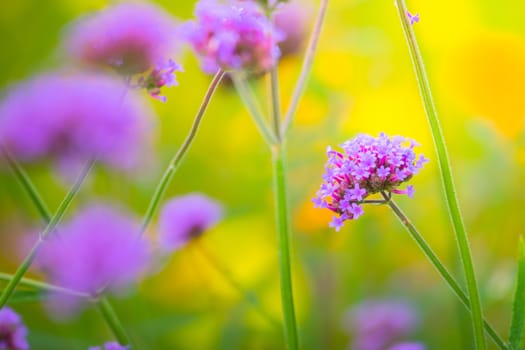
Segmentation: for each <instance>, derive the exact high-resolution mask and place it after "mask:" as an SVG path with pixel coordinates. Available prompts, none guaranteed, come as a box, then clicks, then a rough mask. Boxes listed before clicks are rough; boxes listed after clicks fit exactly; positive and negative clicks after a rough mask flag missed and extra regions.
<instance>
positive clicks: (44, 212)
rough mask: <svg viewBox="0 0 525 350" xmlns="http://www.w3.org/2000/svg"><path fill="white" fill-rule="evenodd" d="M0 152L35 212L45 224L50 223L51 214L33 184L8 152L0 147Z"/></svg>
mask: <svg viewBox="0 0 525 350" xmlns="http://www.w3.org/2000/svg"><path fill="white" fill-rule="evenodd" d="M0 150H1V151H2V154H3V155H4V157H5V159H6V160H7V163H8V164H9V167H11V170H12V171H13V173H14V174H15V177H16V178H17V179H18V182H20V184H21V185H22V187H23V188H24V190H25V191H26V192H27V194H28V195H29V198H30V199H31V202H33V205H34V206H35V208H36V210H37V211H38V213H39V214H40V216H41V217H42V219H43V220H44V222H45V223H46V224H47V223H48V222H49V221H51V212H50V211H49V209H48V207H47V205H46V204H45V203H44V200H43V199H42V197H41V196H40V193H38V190H37V189H36V187H35V186H34V185H33V182H32V181H31V179H30V178H29V176H28V175H27V173H26V172H25V170H24V169H23V168H22V167H21V166H20V164H18V162H17V161H16V160H15V159H14V158H13V157H12V156H11V155H10V154H9V151H8V150H7V149H6V148H5V147H3V146H1V147H0Z"/></svg>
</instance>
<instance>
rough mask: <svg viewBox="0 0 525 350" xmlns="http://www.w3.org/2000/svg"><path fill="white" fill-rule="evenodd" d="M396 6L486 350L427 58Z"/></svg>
mask: <svg viewBox="0 0 525 350" xmlns="http://www.w3.org/2000/svg"><path fill="white" fill-rule="evenodd" d="M396 5H397V10H398V14H399V18H400V19H401V24H402V26H403V32H404V34H405V38H406V40H407V43H408V47H409V51H410V56H411V57H412V63H413V66H414V70H415V73H416V78H417V82H418V86H419V91H420V93H421V98H422V100H423V105H424V107H425V112H426V115H427V120H428V123H429V125H430V130H431V132H432V136H433V139H434V146H435V148H436V152H437V156H438V163H439V169H440V172H441V179H442V182H443V187H444V190H445V197H446V202H447V206H448V211H449V214H450V218H451V221H452V224H453V226H454V232H455V234H456V240H457V244H458V248H459V252H460V257H461V261H462V263H463V271H464V273H465V279H466V281H467V291H468V294H469V297H470V301H471V306H472V307H471V308H472V327H473V330H474V338H475V340H476V348H477V349H481V350H483V349H486V344H485V337H484V334H483V313H482V310H481V300H480V296H479V290H478V284H477V281H476V275H475V271H474V263H473V261H472V253H471V251H470V246H469V240H468V237H467V231H466V229H465V224H464V222H463V217H462V215H461V211H460V207H459V200H458V197H457V194H456V189H455V186H454V180H453V177H452V169H451V166H450V160H449V156H448V152H447V147H446V145H445V137H444V136H443V131H442V130H441V126H440V122H439V117H438V114H437V111H436V107H435V105H434V100H433V97H432V92H431V90H430V84H429V82H428V78H427V74H426V71H425V66H424V64H423V57H422V55H421V52H420V50H419V47H418V44H417V40H416V36H415V34H414V31H413V29H412V26H411V24H410V22H409V18H408V16H407V13H408V10H407V7H406V4H405V1H404V0H396Z"/></svg>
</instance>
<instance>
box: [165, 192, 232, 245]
mask: <svg viewBox="0 0 525 350" xmlns="http://www.w3.org/2000/svg"><path fill="white" fill-rule="evenodd" d="M221 217H222V207H221V205H220V204H219V203H218V202H216V201H214V200H212V199H210V198H209V197H207V196H205V195H203V194H199V193H192V194H188V195H185V196H180V197H175V198H173V199H171V200H170V201H168V202H167V203H166V204H165V205H164V208H163V209H162V211H161V213H160V219H159V234H160V244H161V245H162V247H163V248H164V249H166V250H175V249H178V248H181V247H182V246H184V245H185V244H187V243H188V242H189V241H190V240H191V239H193V238H196V237H198V236H200V235H201V234H202V233H204V231H206V230H208V229H210V228H211V227H213V226H214V225H215V224H216V223H217V222H218V221H219V220H220V219H221Z"/></svg>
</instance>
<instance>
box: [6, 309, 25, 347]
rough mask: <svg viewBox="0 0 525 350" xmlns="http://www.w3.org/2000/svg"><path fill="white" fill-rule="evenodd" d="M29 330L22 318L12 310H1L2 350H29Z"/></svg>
mask: <svg viewBox="0 0 525 350" xmlns="http://www.w3.org/2000/svg"><path fill="white" fill-rule="evenodd" d="M26 337H27V328H26V326H24V324H23V323H22V319H21V318H20V316H19V315H18V314H17V313H16V312H14V311H13V310H12V309H11V308H9V307H7V306H4V307H3V308H1V309H0V349H2V350H3V349H5V350H28V349H29V344H28V342H27V340H26Z"/></svg>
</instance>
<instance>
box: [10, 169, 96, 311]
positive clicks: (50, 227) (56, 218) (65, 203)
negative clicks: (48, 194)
mask: <svg viewBox="0 0 525 350" xmlns="http://www.w3.org/2000/svg"><path fill="white" fill-rule="evenodd" d="M94 162H95V161H94V160H92V161H90V162H89V163H88V164H87V165H86V166H85V167H84V169H82V171H81V173H80V175H79V176H78V177H77V179H76V180H75V183H74V184H73V186H72V187H71V189H70V190H69V192H68V193H67V195H66V197H64V199H63V200H62V203H60V205H59V207H58V209H57V211H56V213H55V215H53V217H52V218H51V220H50V221H49V223H48V224H47V226H46V228H45V230H44V231H42V232H41V233H40V236H39V237H38V240H37V241H36V242H35V244H34V245H33V247H32V248H31V250H30V251H29V253H28V254H27V256H26V257H25V259H24V261H23V262H22V264H20V266H18V268H17V270H16V272H15V273H14V275H13V278H12V279H11V280H10V281H9V283H8V284H7V286H6V287H5V288H4V290H3V291H2V294H1V295H0V308H2V307H3V306H4V305H5V304H6V303H7V301H8V300H9V297H10V296H11V295H12V294H13V292H14V290H15V288H16V286H17V285H18V283H19V282H20V280H21V279H22V277H24V275H25V273H26V272H27V270H28V269H29V267H30V266H31V264H32V263H33V260H34V259H35V257H36V255H37V254H38V251H39V250H40V247H41V246H42V243H44V241H45V239H46V238H47V237H48V236H49V234H51V233H52V232H53V231H54V230H55V228H56V227H57V225H58V224H59V222H60V220H61V219H62V217H63V216H64V213H65V212H66V210H67V208H69V205H70V204H71V202H72V201H73V198H75V196H76V195H77V193H78V191H79V190H80V187H81V186H82V183H83V182H84V180H85V179H86V177H87V175H88V174H89V172H90V171H91V168H92V167H93V164H94Z"/></svg>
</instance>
